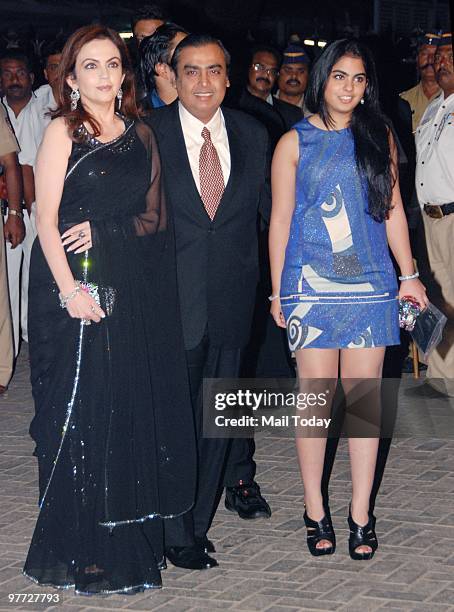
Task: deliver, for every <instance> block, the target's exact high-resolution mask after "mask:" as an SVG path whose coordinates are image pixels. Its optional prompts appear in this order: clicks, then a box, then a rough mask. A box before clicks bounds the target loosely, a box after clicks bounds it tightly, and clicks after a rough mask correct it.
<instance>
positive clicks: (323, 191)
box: [269, 39, 427, 560]
mask: <svg viewBox="0 0 454 612" xmlns="http://www.w3.org/2000/svg"><path fill="white" fill-rule="evenodd" d="M306 104H307V106H308V108H309V110H310V111H311V112H312V113H313V115H311V116H310V117H308V118H305V119H303V120H302V121H300V122H299V123H298V124H296V126H294V129H292V130H291V131H289V132H288V133H287V134H285V135H284V136H283V137H282V138H281V140H280V142H279V144H278V146H277V148H276V151H275V154H274V158H273V167H272V190H273V208H272V215H271V226H270V236H269V241H270V259H271V275H272V287H273V291H272V295H271V296H270V300H271V314H272V316H273V318H274V320H275V322H276V324H277V325H278V326H280V327H287V335H288V340H289V346H290V349H291V350H292V351H295V355H296V361H297V366H298V377H299V380H300V390H301V389H302V388H304V389H311V388H312V389H315V388H318V389H321V388H326V386H324V385H325V384H326V383H327V381H328V382H329V381H337V378H338V376H339V374H340V378H341V380H342V385H343V388H344V391H345V392H346V394H347V403H348V402H349V395H350V399H351V397H352V395H353V396H355V395H356V396H358V394H359V393H360V391H359V389H360V385H361V383H364V382H366V381H370V385H369V391H370V388H374V384H373V381H375V382H377V381H378V380H379V379H380V378H381V375H382V365H383V358H384V354H385V348H386V346H389V345H393V344H399V322H398V297H399V298H400V297H402V296H405V295H412V296H414V297H415V298H416V300H417V301H418V302H419V304H420V306H421V307H424V306H426V305H427V298H426V292H425V288H424V286H423V285H422V284H421V282H420V281H419V280H418V275H417V273H416V272H415V269H414V266H413V259H412V254H411V250H410V243H409V238H408V228H407V222H406V218H405V213H404V209H403V206H402V200H401V196H400V192H399V183H398V177H397V151H396V146H395V143H394V139H393V136H392V132H391V130H390V129H389V126H388V123H387V121H386V119H385V117H384V116H383V115H382V113H381V111H380V107H379V101H378V91H377V77H376V72H375V67H374V63H373V59H372V58H371V56H370V52H369V51H368V50H367V49H366V48H365V47H363V46H362V45H361V44H360V43H358V42H357V41H354V40H348V39H344V40H339V41H335V42H333V43H332V44H331V45H329V46H328V47H327V48H326V49H325V51H324V53H323V54H322V55H321V57H320V58H319V59H318V60H317V62H316V63H315V65H314V67H313V70H312V72H311V75H310V82H309V86H308V91H307V93H306ZM389 248H390V249H391V251H392V253H393V255H394V257H395V259H396V261H397V264H398V266H399V269H400V277H399V280H400V281H401V283H400V287H399V289H398V287H397V281H396V278H395V273H394V269H393V266H392V263H391V259H390V255H389ZM317 382H318V387H317ZM310 384H312V387H311V386H310ZM314 385H315V386H314ZM375 389H376V391H375V396H374V393H372V396H374V397H375V404H376V406H378V414H379V410H380V408H379V405H380V402H379V397H380V395H379V393H380V392H379V384H375ZM368 397H369V398H370V397H371V394H370V393H369V395H368ZM368 401H369V400H368ZM372 403H374V402H372ZM370 409H371V410H373V407H372V406H371V408H370ZM363 435H364V437H354V438H353V437H352V438H349V440H348V448H349V455H350V464H351V477H352V498H351V504H350V511H349V517H348V523H349V527H350V539H349V551H350V556H351V557H352V558H353V559H358V560H361V559H370V558H372V556H373V555H374V553H375V550H376V548H377V538H376V534H375V530H374V527H375V517H374V516H373V515H372V514H371V513H370V512H369V497H370V494H371V489H372V484H373V479H374V470H375V464H376V458H377V449H378V442H379V436H378V435H375V437H365V436H367V433H366V434H363ZM296 445H297V453H298V460H299V465H300V470H301V475H302V479H303V484H304V496H305V513H304V520H305V523H306V527H307V530H308V532H307V533H308V538H307V542H308V547H309V550H310V552H311V553H312V554H313V555H315V556H318V555H323V554H332V553H333V552H334V550H335V545H336V541H335V534H334V531H333V526H332V522H331V515H330V511H329V508H328V507H324V504H323V501H322V493H321V479H322V473H323V465H324V454H325V446H326V437H321V436H320V435H318V434H316V433H315V434H314V433H313V431H312V432H308V433H307V434H303V435H301V432H299V433H298V435H297V441H296Z"/></svg>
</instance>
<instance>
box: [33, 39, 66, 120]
mask: <svg viewBox="0 0 454 612" xmlns="http://www.w3.org/2000/svg"><path fill="white" fill-rule="evenodd" d="M62 51H63V41H60V40H55V41H53V42H52V43H50V44H49V45H48V46H47V47H46V48H45V49H44V53H43V63H44V66H43V71H44V76H45V77H46V81H47V83H46V84H44V85H41V87H38V89H37V90H36V91H35V96H36V97H37V98H38V100H39V101H40V102H41V104H42V107H43V121H44V123H45V124H46V125H48V124H49V123H50V121H51V115H50V113H49V111H53V110H55V109H56V108H57V102H56V100H57V97H58V96H57V75H58V67H59V65H60V62H61V54H62Z"/></svg>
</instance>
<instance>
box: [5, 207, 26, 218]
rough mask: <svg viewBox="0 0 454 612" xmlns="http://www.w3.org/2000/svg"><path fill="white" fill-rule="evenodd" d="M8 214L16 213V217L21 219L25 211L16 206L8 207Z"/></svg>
mask: <svg viewBox="0 0 454 612" xmlns="http://www.w3.org/2000/svg"><path fill="white" fill-rule="evenodd" d="M8 215H14V216H16V217H19V219H23V218H24V213H23V212H22V211H20V210H16V209H15V208H8Z"/></svg>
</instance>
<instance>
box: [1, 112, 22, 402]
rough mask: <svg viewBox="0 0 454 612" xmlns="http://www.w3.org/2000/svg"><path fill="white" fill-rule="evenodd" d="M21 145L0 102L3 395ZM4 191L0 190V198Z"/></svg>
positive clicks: (9, 356) (18, 237)
mask: <svg viewBox="0 0 454 612" xmlns="http://www.w3.org/2000/svg"><path fill="white" fill-rule="evenodd" d="M18 152H19V147H18V144H17V141H16V139H15V137H14V134H13V132H12V131H11V128H10V127H9V124H8V122H7V119H6V112H5V110H4V108H3V106H2V105H1V104H0V165H1V166H2V169H3V175H2V180H4V181H5V182H6V188H7V193H8V203H7V205H6V202H5V201H4V200H2V203H3V206H2V208H5V214H6V217H5V218H6V221H5V225H4V226H3V215H2V214H0V230H1V231H2V235H0V395H1V394H2V393H4V392H5V391H6V387H7V385H8V382H9V379H10V378H11V373H12V369H13V355H14V350H13V335H12V327H11V313H10V306H9V297H8V282H7V273H6V257H5V240H7V241H8V242H10V243H11V246H12V247H13V248H15V247H16V246H17V245H18V244H20V243H21V242H22V240H23V239H24V236H25V230H24V222H23V215H22V174H21V170H20V166H19V162H18V159H17V153H18ZM3 195H4V194H2V193H0V198H1V197H2V196H3Z"/></svg>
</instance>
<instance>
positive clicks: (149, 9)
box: [131, 4, 170, 31]
mask: <svg viewBox="0 0 454 612" xmlns="http://www.w3.org/2000/svg"><path fill="white" fill-rule="evenodd" d="M142 19H161V20H162V21H167V20H169V19H170V15H169V13H168V12H167V11H166V10H165V9H163V8H162V7H161V6H159V5H158V4H146V5H145V6H142V7H141V8H140V9H138V10H137V11H136V12H135V13H133V15H132V17H131V30H132V31H134V28H135V27H136V23H137V22H138V21H142Z"/></svg>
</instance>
